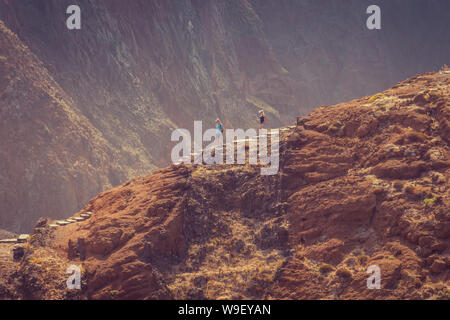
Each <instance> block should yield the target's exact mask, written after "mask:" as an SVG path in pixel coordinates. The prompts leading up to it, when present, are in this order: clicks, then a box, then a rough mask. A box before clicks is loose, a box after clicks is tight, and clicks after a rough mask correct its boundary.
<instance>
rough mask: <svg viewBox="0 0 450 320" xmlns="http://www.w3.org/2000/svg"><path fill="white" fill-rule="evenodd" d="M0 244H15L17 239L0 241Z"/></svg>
mask: <svg viewBox="0 0 450 320" xmlns="http://www.w3.org/2000/svg"><path fill="white" fill-rule="evenodd" d="M0 243H17V239H1V240H0Z"/></svg>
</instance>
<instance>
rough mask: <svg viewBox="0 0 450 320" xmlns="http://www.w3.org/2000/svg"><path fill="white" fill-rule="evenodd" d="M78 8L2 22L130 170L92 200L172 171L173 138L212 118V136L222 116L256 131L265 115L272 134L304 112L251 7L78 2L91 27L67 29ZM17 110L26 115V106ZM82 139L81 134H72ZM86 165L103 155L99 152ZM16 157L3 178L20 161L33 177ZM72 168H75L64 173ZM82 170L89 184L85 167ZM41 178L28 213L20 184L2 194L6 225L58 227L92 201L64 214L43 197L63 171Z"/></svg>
mask: <svg viewBox="0 0 450 320" xmlns="http://www.w3.org/2000/svg"><path fill="white" fill-rule="evenodd" d="M69 4H72V2H70V1H60V0H46V1H5V0H0V19H3V20H4V22H5V24H6V25H7V26H8V28H10V29H11V30H12V31H14V32H15V33H17V34H18V35H19V37H20V39H21V40H22V41H24V43H26V45H27V46H28V47H29V48H30V50H31V51H32V52H33V54H34V55H35V56H36V57H37V59H39V60H40V61H41V62H42V66H45V68H46V69H47V70H48V71H49V76H51V77H52V78H53V79H55V80H56V82H57V83H58V85H59V86H60V87H61V90H63V91H64V92H65V94H66V96H67V98H66V99H70V103H69V105H70V107H71V108H73V109H74V110H75V111H74V112H75V113H77V114H79V115H80V116H81V115H82V116H83V117H84V118H85V119H86V120H87V121H89V122H90V124H91V125H92V126H93V127H94V128H95V130H96V132H97V133H96V134H97V135H101V137H102V139H104V140H105V143H106V144H107V145H108V147H109V148H110V149H111V150H112V152H114V159H115V161H117V163H118V164H120V167H121V168H120V169H121V170H120V171H119V172H112V173H111V174H110V175H109V176H108V179H107V180H106V181H102V183H99V182H96V183H94V184H93V185H92V184H90V183H89V187H88V188H87V190H86V191H85V193H86V194H88V195H89V197H91V196H93V195H94V194H96V193H98V192H100V191H102V190H104V189H105V188H102V187H101V186H102V185H106V186H108V185H114V186H115V185H118V184H120V183H123V182H125V181H126V180H129V179H131V178H133V177H136V176H139V175H145V174H148V173H150V172H151V171H152V170H153V169H154V168H155V165H156V166H166V165H168V164H169V163H170V134H171V132H172V130H173V129H174V128H176V127H187V128H190V127H192V125H193V121H194V120H204V121H205V127H206V126H211V127H212V126H213V125H214V120H215V118H217V117H220V118H221V119H222V120H223V121H224V123H225V125H226V126H228V127H248V126H250V125H256V124H255V116H256V113H257V110H258V109H260V108H264V109H265V110H266V111H267V114H268V116H269V117H270V121H271V125H274V126H278V125H280V124H281V123H282V122H286V121H287V119H289V118H290V119H292V117H293V115H296V114H298V113H299V110H300V109H299V106H298V104H297V103H296V102H295V100H294V96H293V94H292V90H291V88H292V85H291V80H290V79H289V77H288V76H286V75H285V74H284V73H283V70H282V67H281V66H280V65H279V64H278V62H277V60H276V59H275V58H274V56H273V54H272V52H271V49H270V46H269V45H268V44H267V42H266V40H265V38H264V34H263V33H262V31H261V21H260V20H259V18H258V17H257V16H256V15H255V14H254V12H253V11H252V9H251V7H250V6H249V5H248V4H247V3H246V2H245V1H235V2H223V1H208V2H203V1H176V2H168V1H147V0H145V1H144V0H136V1H133V2H132V3H128V2H123V1H117V0H114V1H87V0H86V1H79V2H78V4H79V5H80V7H81V10H82V29H81V30H76V31H69V30H68V29H67V28H66V25H65V19H66V18H67V15H66V14H65V13H66V8H67V6H68V5H69ZM6 59H9V57H6ZM8 63H10V62H8ZM25 71H26V70H24V72H25ZM29 72H30V73H32V72H33V71H32V70H29ZM16 90H19V88H17V89H16ZM30 90H33V89H32V88H31V89H30ZM27 91H28V88H27V87H26V86H23V87H21V88H20V92H21V93H22V92H25V93H28V92H27ZM15 94H19V91H18V92H15ZM30 95H32V93H30ZM22 103H23V104H24V105H30V104H31V103H32V101H27V100H26V99H25V98H24V99H23V101H22ZM5 106H6V107H7V108H10V107H13V106H9V105H5ZM14 106H15V105H14ZM18 107H19V109H22V108H23V109H24V110H23V112H25V109H26V107H25V106H23V107H22V104H20V105H18ZM21 112H22V111H21ZM41 113H42V114H43V116H45V117H47V118H46V119H47V120H46V121H42V122H43V126H45V125H46V126H50V124H49V123H47V122H52V121H54V122H56V121H57V120H56V119H52V114H51V113H49V114H45V113H44V112H43V110H41ZM5 120H6V119H5ZM20 125H21V126H22V127H24V128H26V126H27V124H26V123H22V124H20ZM10 129H11V130H12V128H8V130H10ZM27 130H29V131H28V133H29V135H27V136H26V135H23V136H21V139H22V140H20V141H22V142H25V141H27V140H30V138H31V137H34V136H36V137H39V138H42V139H45V138H44V137H41V136H40V132H35V131H33V130H31V128H27ZM80 130H84V129H82V128H80ZM85 134H86V135H88V133H85V132H84V131H78V130H76V131H74V135H75V136H76V135H85ZM5 138H6V136H2V139H3V140H5V143H8V144H11V145H12V144H13V143H14V141H12V140H9V138H7V139H5ZM16 141H19V140H16ZM85 143H86V144H88V143H92V142H91V141H90V140H86V142H85ZM30 147H31V144H30ZM34 147H35V148H36V147H37V146H34ZM59 148H62V146H59ZM48 150H49V152H53V151H52V149H50V148H49V149H48ZM64 151H65V152H66V153H67V154H71V153H74V152H75V151H77V149H71V148H69V146H66V148H65V149H64ZM54 152H57V151H54ZM71 156H73V157H75V158H77V157H79V156H82V155H80V154H76V153H75V154H73V155H71ZM83 156H89V157H101V156H100V155H98V154H95V150H94V149H90V151H88V152H87V153H86V155H83ZM8 157H10V161H8V162H5V163H4V165H5V167H4V170H2V171H5V172H8V171H11V170H12V168H10V167H9V164H10V163H12V162H14V161H16V160H18V161H17V167H16V170H17V171H20V172H22V173H23V172H25V167H23V166H22V167H20V166H19V164H20V163H21V162H20V160H19V159H20V158H19V159H16V158H15V154H14V153H10V154H8ZM105 160H106V159H105ZM43 162H44V163H43V165H48V164H47V163H45V161H43ZM63 167H64V165H63ZM69 168H70V165H67V167H65V168H64V170H69ZM78 171H79V172H80V173H79V174H80V175H84V174H85V170H84V169H83V168H79V169H78ZM91 171H92V173H91V175H93V176H95V179H96V180H97V181H100V180H104V173H103V172H102V171H103V168H102V167H101V166H100V165H93V166H92V167H91ZM41 175H42V179H35V180H34V181H35V182H36V183H35V184H34V185H33V186H32V187H30V188H32V190H34V191H35V192H34V193H33V194H35V195H34V196H33V205H34V207H30V206H26V205H23V204H22V201H23V203H28V202H29V201H28V200H26V196H25V195H26V194H28V193H29V190H30V188H22V186H23V184H22V183H21V182H20V181H18V182H17V183H12V185H16V186H17V190H15V191H14V193H15V194H16V195H17V196H14V197H13V196H11V197H10V196H9V194H10V193H9V192H8V191H7V189H6V188H4V189H1V190H2V192H4V194H5V197H4V198H3V199H4V200H6V201H7V202H8V203H10V205H9V206H8V207H7V208H5V207H3V208H2V209H1V210H5V214H3V211H2V212H1V216H2V220H1V221H0V226H2V227H4V228H14V229H18V228H20V229H21V230H22V231H23V230H27V227H28V226H29V224H30V223H35V220H34V219H33V218H34V216H33V215H30V216H29V217H28V218H27V219H28V220H29V223H28V224H26V223H24V221H23V219H22V216H23V218H25V212H31V211H34V212H39V214H40V215H48V216H51V217H56V216H59V214H60V212H61V213H62V215H63V216H64V215H65V216H66V217H68V216H70V215H71V214H73V212H75V211H76V210H77V209H79V208H80V205H84V204H85V203H86V201H87V200H88V198H86V197H84V196H79V197H78V199H77V201H76V203H75V202H74V201H73V197H70V196H67V197H66V199H62V198H61V201H62V202H63V203H64V205H58V204H53V206H52V205H50V204H48V203H41V202H45V201H44V199H45V198H46V196H45V195H42V193H41V192H43V191H42V190H49V191H50V189H52V188H58V186H57V185H58V183H57V181H58V180H57V179H58V178H54V182H53V183H52V184H51V185H49V184H47V182H48V181H49V180H50V179H52V178H51V175H57V173H56V172H54V171H53V172H50V171H47V172H45V171H41ZM67 180H68V181H70V182H68V183H69V184H71V187H72V188H74V189H77V190H85V189H86V183H84V182H83V183H82V182H79V181H78V180H77V179H72V178H70V179H67ZM92 190H94V191H95V193H93V192H92ZM21 193H25V195H22V194H21ZM49 193H51V192H49ZM24 197H25V198H24ZM21 199H25V200H21ZM39 199H42V201H41V200H39ZM30 203H31V201H30ZM13 212H19V214H17V215H18V216H19V218H18V219H10V218H11V214H13ZM54 212H57V215H55V214H54Z"/></svg>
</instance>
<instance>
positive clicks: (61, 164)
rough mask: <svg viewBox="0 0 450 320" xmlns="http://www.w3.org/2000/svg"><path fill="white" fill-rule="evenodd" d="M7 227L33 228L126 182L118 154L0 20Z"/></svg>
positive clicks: (0, 186) (2, 219)
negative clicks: (44, 219) (45, 218)
mask: <svg viewBox="0 0 450 320" xmlns="http://www.w3.org/2000/svg"><path fill="white" fill-rule="evenodd" d="M0 107H1V108H0V136H1V137H2V138H1V139H0V167H1V170H0V199H1V202H2V205H1V214H0V225H2V226H7V227H8V228H9V229H10V230H16V231H17V230H24V229H29V230H30V229H31V228H32V226H33V225H34V224H35V222H36V220H37V219H38V218H39V217H41V216H42V215H45V216H54V217H56V216H59V215H61V214H64V213H67V212H70V210H73V209H74V208H77V207H80V204H81V203H82V202H83V201H85V199H86V198H89V197H91V196H92V194H95V192H98V190H101V189H104V188H110V187H112V185H113V183H111V181H114V184H117V183H119V181H121V180H122V179H124V178H125V177H126V174H125V172H123V171H122V170H121V168H120V167H119V165H118V162H117V158H116V156H117V154H116V152H115V151H114V150H113V149H112V147H111V146H110V145H109V144H108V142H107V141H106V140H105V139H104V138H103V136H102V134H101V133H100V132H99V131H98V130H97V129H96V128H95V127H94V126H93V125H92V123H90V122H89V120H88V119H86V117H84V116H83V115H82V113H81V112H80V110H79V109H78V108H76V106H75V105H74V103H73V101H72V100H71V98H70V97H69V96H68V95H67V94H66V93H65V91H64V90H63V89H62V88H61V87H60V86H59V85H58V84H57V83H56V81H55V80H54V79H53V78H52V76H51V75H50V74H49V73H48V71H47V69H46V68H45V67H44V66H43V65H42V64H41V62H40V61H39V60H38V59H37V58H36V56H35V55H33V54H32V53H31V52H30V50H29V49H28V48H27V47H26V46H25V45H24V44H23V43H22V42H21V41H20V40H19V39H18V38H17V36H16V35H15V34H14V33H12V32H11V31H10V30H9V29H7V28H6V27H5V25H4V24H3V23H2V22H1V21H0Z"/></svg>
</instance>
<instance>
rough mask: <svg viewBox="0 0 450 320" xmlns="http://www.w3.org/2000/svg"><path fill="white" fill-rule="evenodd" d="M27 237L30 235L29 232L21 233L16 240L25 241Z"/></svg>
mask: <svg viewBox="0 0 450 320" xmlns="http://www.w3.org/2000/svg"><path fill="white" fill-rule="evenodd" d="M29 237H30V235H29V234H21V235H20V236H19V237H18V238H17V242H19V243H23V242H27V240H28V238H29Z"/></svg>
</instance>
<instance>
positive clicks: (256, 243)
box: [0, 71, 450, 299]
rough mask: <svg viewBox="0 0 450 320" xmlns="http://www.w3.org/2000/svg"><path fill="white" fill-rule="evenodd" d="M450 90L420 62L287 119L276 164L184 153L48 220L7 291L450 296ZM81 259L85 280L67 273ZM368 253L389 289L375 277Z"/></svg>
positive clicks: (110, 295) (33, 294) (449, 77)
mask: <svg viewBox="0 0 450 320" xmlns="http://www.w3.org/2000/svg"><path fill="white" fill-rule="evenodd" d="M449 102H450V71H442V72H439V73H428V74H424V75H419V76H416V77H414V78H411V79H409V80H406V81H404V82H401V83H399V84H397V85H396V86H395V87H393V88H392V89H389V90H386V91H384V92H383V93H381V94H377V95H375V96H368V97H364V98H361V99H358V100H354V101H351V102H348V103H342V104H338V105H335V106H332V107H321V108H318V109H316V110H315V111H313V112H312V113H311V114H310V115H309V116H307V117H304V118H299V119H298V123H297V125H296V126H292V127H288V128H284V129H283V130H282V131H281V138H280V140H281V146H280V171H279V173H278V174H277V175H274V176H262V175H260V171H259V167H258V166H256V165H255V166H251V165H248V164H247V165H220V166H219V165H216V166H206V165H189V166H185V165H180V166H171V167H170V168H166V169H161V170H158V171H157V172H155V173H154V174H153V175H151V176H146V177H142V178H138V179H135V180H132V181H130V182H128V183H126V184H124V185H122V186H120V187H117V188H114V189H112V190H110V191H107V192H104V193H102V194H100V195H98V196H97V197H96V198H94V199H92V200H91V201H90V202H89V204H88V205H87V206H86V208H84V209H83V210H82V211H80V214H83V213H85V212H88V211H91V212H92V216H91V217H90V218H89V219H88V220H85V221H81V222H78V223H73V224H69V225H66V226H60V227H56V228H51V227H49V225H48V224H49V223H51V221H48V220H46V219H44V220H41V221H40V223H39V224H38V225H37V226H36V228H35V231H34V233H33V235H32V236H31V239H30V241H29V243H28V244H26V245H25V255H24V257H23V258H22V260H21V261H20V264H17V265H16V268H17V270H16V277H15V278H14V279H15V280H16V281H18V283H19V285H18V286H17V287H16V289H15V290H14V289H11V283H12V282H11V281H10V282H8V283H7V284H2V285H0V289H2V290H3V291H2V290H0V292H5V293H4V295H3V296H4V297H5V298H8V297H14V296H21V297H24V298H44V299H48V298H56V299H68V298H74V299H85V298H88V299H100V298H106V299H166V298H175V299H180V298H188V299H199V298H208V299H218V298H264V299H270V298H276V299H321V298H328V299H372V298H375V299H387V298H392V299H406V298H408V299H409V298H414V299H448V297H449V291H450V286H449V277H450V257H449V253H450V251H449V250H450V248H449V244H450V215H449V211H448V208H449V204H450V203H449V202H450V194H449V177H450V166H449V165H450V159H449V151H450V150H449V147H448V143H449V141H448V139H449V137H450V135H449V133H450V132H449V131H450V109H449ZM72 264H75V265H80V266H82V272H83V281H82V290H80V291H70V290H67V289H65V287H64V284H65V281H66V277H67V275H66V268H67V266H69V265H72ZM371 265H376V266H378V267H379V268H380V270H381V289H380V290H376V289H374V290H370V289H368V288H367V287H366V280H367V278H368V276H369V275H368V274H367V273H366V270H367V268H368V267H369V266H371ZM8 270H10V269H8ZM9 272H11V271H9ZM50 274H51V275H52V276H51V277H50V276H49V275H50ZM24 288H26V290H24Z"/></svg>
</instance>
